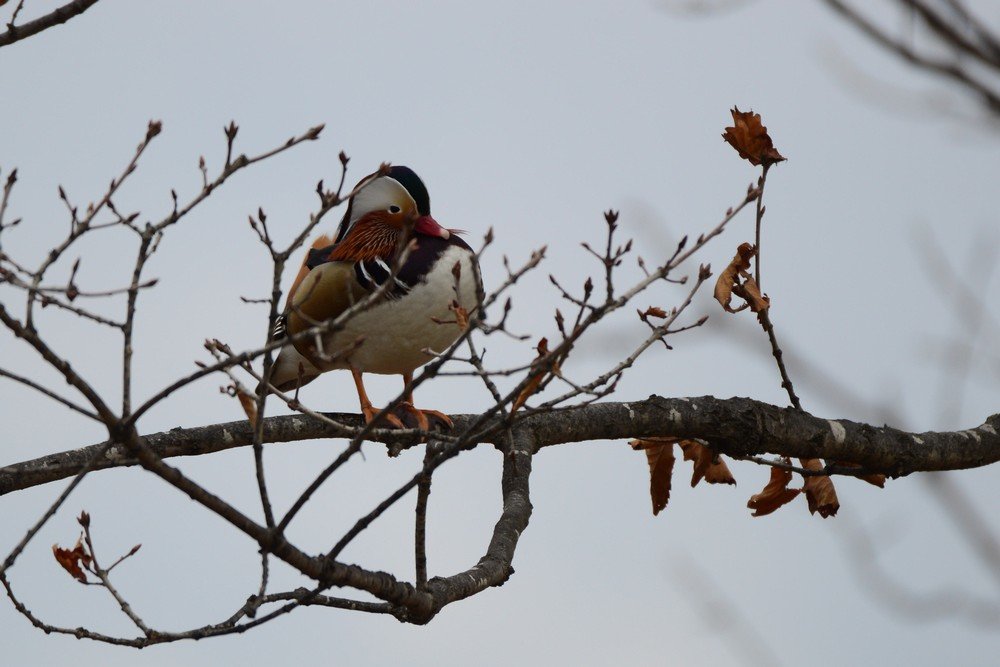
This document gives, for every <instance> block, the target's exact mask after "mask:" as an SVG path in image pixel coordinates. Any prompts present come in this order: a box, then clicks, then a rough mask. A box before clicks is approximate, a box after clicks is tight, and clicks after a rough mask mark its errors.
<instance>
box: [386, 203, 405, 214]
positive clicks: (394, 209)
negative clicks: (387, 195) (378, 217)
mask: <svg viewBox="0 0 1000 667" xmlns="http://www.w3.org/2000/svg"><path fill="white" fill-rule="evenodd" d="M402 210H403V209H401V208H399V207H398V206H396V205H395V204H393V205H392V206H390V207H389V213H399V212H400V211H402Z"/></svg>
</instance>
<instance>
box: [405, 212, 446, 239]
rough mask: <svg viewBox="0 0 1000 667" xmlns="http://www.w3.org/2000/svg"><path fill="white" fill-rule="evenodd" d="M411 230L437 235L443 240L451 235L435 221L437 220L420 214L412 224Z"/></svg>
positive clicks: (425, 234) (426, 234)
mask: <svg viewBox="0 0 1000 667" xmlns="http://www.w3.org/2000/svg"><path fill="white" fill-rule="evenodd" d="M413 231H414V232H416V233H417V234H423V235H424V236H437V237H439V238H442V239H444V240H445V241H447V240H448V238H449V237H451V232H449V231H448V230H447V229H445V228H444V227H442V226H441V225H439V224H438V223H437V220H435V219H434V218H432V217H431V216H429V215H422V216H420V217H419V218H417V221H416V222H415V223H414V224H413Z"/></svg>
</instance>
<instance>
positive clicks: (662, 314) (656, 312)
mask: <svg viewBox="0 0 1000 667" xmlns="http://www.w3.org/2000/svg"><path fill="white" fill-rule="evenodd" d="M640 317H642V319H644V320H645V319H646V318H647V317H659V318H661V319H666V317H667V311H665V310H663V309H662V308H658V307H657V306H650V307H649V308H647V309H646V310H645V312H643V313H642V315H641V316H640Z"/></svg>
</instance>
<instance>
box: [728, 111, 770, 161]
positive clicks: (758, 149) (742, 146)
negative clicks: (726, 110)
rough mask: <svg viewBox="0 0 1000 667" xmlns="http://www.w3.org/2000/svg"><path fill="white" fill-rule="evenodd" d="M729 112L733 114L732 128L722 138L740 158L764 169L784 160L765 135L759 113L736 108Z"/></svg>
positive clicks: (765, 130) (765, 131)
mask: <svg viewBox="0 0 1000 667" xmlns="http://www.w3.org/2000/svg"><path fill="white" fill-rule="evenodd" d="M730 112H731V113H732V114H733V126H732V127H727V128H726V131H725V132H724V133H723V134H722V138H723V139H725V140H726V142H727V143H728V144H729V145H730V146H732V147H733V148H735V149H736V152H737V153H739V154H740V157H741V158H743V159H744V160H748V161H749V162H750V163H751V164H753V165H757V166H759V165H764V166H765V167H769V166H770V165H772V164H774V163H776V162H782V161H784V159H785V158H784V157H782V156H781V153H779V152H778V150H777V149H776V148H775V147H774V142H773V141H771V137H770V136H769V135H768V134H767V128H766V127H764V125H763V124H762V123H761V120H760V114H759V113H754V112H753V111H740V110H739V109H738V108H736V107H733V108H732V110H731V111H730Z"/></svg>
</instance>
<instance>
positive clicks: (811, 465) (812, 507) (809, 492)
mask: <svg viewBox="0 0 1000 667" xmlns="http://www.w3.org/2000/svg"><path fill="white" fill-rule="evenodd" d="M799 462H800V463H801V464H802V467H803V468H805V469H806V470H822V469H823V462H822V461H820V460H819V459H799ZM802 490H803V491H804V492H805V494H806V500H807V501H808V502H809V513H810V514H815V513H816V512H819V515H820V516H821V517H823V518H824V519H825V518H827V517H830V516H836V515H837V510H839V509H840V501H839V500H837V490H836V489H835V488H833V480H832V479H830V478H829V477H806V481H805V484H803V485H802Z"/></svg>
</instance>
